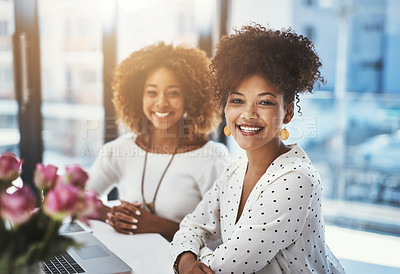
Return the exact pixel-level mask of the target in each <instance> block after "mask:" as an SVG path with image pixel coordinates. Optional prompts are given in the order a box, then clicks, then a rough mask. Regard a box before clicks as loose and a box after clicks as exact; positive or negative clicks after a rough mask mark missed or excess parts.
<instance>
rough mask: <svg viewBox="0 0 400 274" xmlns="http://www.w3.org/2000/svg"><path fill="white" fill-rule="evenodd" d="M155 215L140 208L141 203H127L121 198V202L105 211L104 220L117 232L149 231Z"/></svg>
mask: <svg viewBox="0 0 400 274" xmlns="http://www.w3.org/2000/svg"><path fill="white" fill-rule="evenodd" d="M154 218H155V216H154V215H153V214H151V213H150V212H149V211H147V210H146V209H143V208H142V204H141V203H129V202H127V201H123V200H121V204H120V205H118V206H113V207H112V208H111V210H110V212H108V213H107V218H106V222H107V223H108V224H109V225H111V226H112V227H113V228H114V229H115V230H116V231H117V232H120V233H124V234H134V233H151V232H155V231H154V228H153V224H154V220H153V219H154Z"/></svg>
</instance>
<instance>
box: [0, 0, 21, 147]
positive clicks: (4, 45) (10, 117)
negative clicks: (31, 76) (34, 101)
mask: <svg viewBox="0 0 400 274" xmlns="http://www.w3.org/2000/svg"><path fill="white" fill-rule="evenodd" d="M13 29H14V9H13V1H2V2H1V3H0V153H2V152H4V151H12V152H14V153H17V154H18V152H19V148H18V144H19V140H20V136H19V130H18V120H17V113H18V105H17V102H16V100H15V95H14V81H13V55H12V47H11V40H12V39H11V35H12V33H13V32H14V30H13Z"/></svg>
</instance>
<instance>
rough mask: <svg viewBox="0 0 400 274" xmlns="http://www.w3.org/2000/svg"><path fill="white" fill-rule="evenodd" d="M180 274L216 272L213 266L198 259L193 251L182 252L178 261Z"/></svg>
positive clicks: (211, 273)
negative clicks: (210, 266)
mask: <svg viewBox="0 0 400 274" xmlns="http://www.w3.org/2000/svg"><path fill="white" fill-rule="evenodd" d="M178 269H179V273H180V274H189V273H190V274H204V273H205V274H214V271H212V269H211V268H209V267H208V266H206V265H205V264H203V263H202V262H199V261H197V260H196V258H195V257H194V256H193V253H191V252H185V253H183V254H182V256H181V258H180V259H179V262H178Z"/></svg>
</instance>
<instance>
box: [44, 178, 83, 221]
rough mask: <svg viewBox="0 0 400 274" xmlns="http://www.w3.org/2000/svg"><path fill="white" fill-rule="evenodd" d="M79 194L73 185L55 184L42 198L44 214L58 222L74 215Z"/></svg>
mask: <svg viewBox="0 0 400 274" xmlns="http://www.w3.org/2000/svg"><path fill="white" fill-rule="evenodd" d="M79 193H80V190H79V189H78V188H76V187H75V186H73V185H66V184H63V183H57V184H56V186H55V187H54V188H53V189H52V190H50V191H49V192H48V193H47V195H46V196H45V198H44V201H43V210H44V212H45V213H46V214H47V215H48V216H50V217H51V218H52V219H54V220H58V221H61V220H63V219H64V218H65V217H67V216H70V215H72V214H75V210H76V204H77V202H78V198H79Z"/></svg>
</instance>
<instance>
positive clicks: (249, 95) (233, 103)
mask: <svg viewBox="0 0 400 274" xmlns="http://www.w3.org/2000/svg"><path fill="white" fill-rule="evenodd" d="M292 117H293V103H290V104H289V105H288V107H286V108H285V104H284V100H283V94H281V93H279V92H278V90H276V88H275V87H274V86H273V85H272V84H271V83H270V82H269V81H268V80H266V79H265V78H263V77H261V76H259V75H257V74H254V75H250V76H248V77H246V78H244V80H243V81H242V82H241V83H240V84H239V86H238V87H237V88H236V89H235V90H234V91H233V92H231V93H230V95H229V96H228V100H227V104H226V106H225V118H226V123H227V125H228V128H229V130H230V131H231V133H232V136H233V138H235V140H236V142H237V143H238V144H239V146H240V147H241V148H243V149H244V150H246V151H251V150H259V149H264V148H265V149H268V148H270V146H276V145H279V144H280V142H281V141H280V138H279V132H280V130H281V127H282V123H289V122H290V120H291V119H292Z"/></svg>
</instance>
